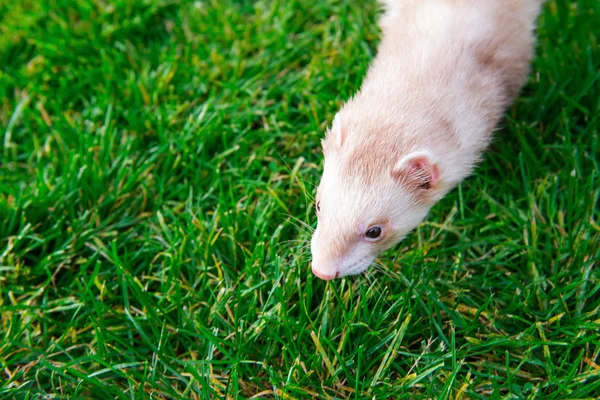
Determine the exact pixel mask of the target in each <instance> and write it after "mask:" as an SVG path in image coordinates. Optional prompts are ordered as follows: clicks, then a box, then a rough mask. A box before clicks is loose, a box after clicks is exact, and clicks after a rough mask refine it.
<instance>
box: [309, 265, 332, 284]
mask: <svg viewBox="0 0 600 400" xmlns="http://www.w3.org/2000/svg"><path fill="white" fill-rule="evenodd" d="M312 272H313V274H315V275H316V276H317V277H319V278H321V279H323V280H325V281H330V280H332V279H334V278H335V277H336V276H337V274H336V275H326V274H322V273H320V272H319V271H317V270H316V269H314V268H313V269H312Z"/></svg>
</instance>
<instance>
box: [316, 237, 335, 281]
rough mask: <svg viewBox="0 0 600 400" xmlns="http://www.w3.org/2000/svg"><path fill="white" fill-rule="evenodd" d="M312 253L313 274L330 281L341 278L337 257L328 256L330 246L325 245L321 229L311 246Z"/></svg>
mask: <svg viewBox="0 0 600 400" xmlns="http://www.w3.org/2000/svg"><path fill="white" fill-rule="evenodd" d="M310 247H311V253H312V272H313V274H315V276H317V277H318V278H321V279H323V280H326V281H329V280H332V279H335V278H337V277H339V275H340V265H339V264H340V263H339V262H337V261H336V260H335V258H336V257H334V256H332V255H331V254H327V251H325V249H327V248H328V247H329V246H328V245H327V244H326V243H323V241H322V238H321V235H320V232H319V229H318V228H317V231H315V234H314V236H313V239H312V241H311V244H310Z"/></svg>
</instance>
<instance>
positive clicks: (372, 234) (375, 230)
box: [365, 226, 382, 240]
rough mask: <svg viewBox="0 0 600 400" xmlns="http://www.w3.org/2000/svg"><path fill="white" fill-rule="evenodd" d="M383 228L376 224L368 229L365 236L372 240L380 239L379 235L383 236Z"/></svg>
mask: <svg viewBox="0 0 600 400" xmlns="http://www.w3.org/2000/svg"><path fill="white" fill-rule="evenodd" d="M381 232H382V230H381V228H380V227H378V226H374V227H372V228H371V229H369V230H368V231H367V233H365V236H366V237H367V239H370V240H375V239H379V237H380V236H381Z"/></svg>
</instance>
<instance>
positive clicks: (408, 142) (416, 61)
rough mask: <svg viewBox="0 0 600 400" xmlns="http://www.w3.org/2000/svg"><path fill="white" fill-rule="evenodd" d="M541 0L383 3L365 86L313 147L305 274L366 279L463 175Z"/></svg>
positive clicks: (504, 100)
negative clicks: (313, 219) (318, 173)
mask: <svg viewBox="0 0 600 400" xmlns="http://www.w3.org/2000/svg"><path fill="white" fill-rule="evenodd" d="M542 1H543V0H386V1H383V3H384V4H383V6H384V10H385V11H384V14H383V16H382V17H381V19H380V27H381V31H382V38H381V42H380V44H379V48H378V51H377V55H376V57H375V59H374V60H373V62H372V63H371V65H370V67H369V69H368V72H367V75H366V77H365V79H364V81H363V84H362V86H361V88H360V90H359V91H358V93H356V94H355V95H354V96H353V97H352V98H351V99H350V100H348V101H347V102H346V104H345V105H344V106H343V107H342V108H341V110H340V111H339V112H338V113H337V114H336V116H335V118H334V120H333V123H332V125H331V127H330V128H329V129H328V131H327V132H326V135H325V138H324V139H323V140H322V148H323V155H324V167H323V174H322V177H321V180H320V183H319V185H318V188H317V193H316V199H315V200H316V212H317V218H318V222H317V227H316V229H315V231H314V233H313V237H312V239H311V253H312V271H313V273H314V274H315V275H316V276H317V277H319V278H321V279H324V280H330V279H334V278H338V277H344V276H348V275H355V274H359V273H361V272H363V271H365V270H366V269H367V268H368V267H369V266H370V265H371V264H372V263H373V261H374V260H375V258H376V256H377V255H378V254H379V253H381V252H383V251H384V250H387V249H389V248H390V247H392V246H394V245H396V244H397V243H399V242H400V241H401V240H402V239H403V238H404V237H405V236H406V235H407V234H408V233H409V232H410V231H412V230H413V229H414V228H416V227H417V225H418V224H419V223H421V222H422V221H423V220H424V218H425V217H426V216H427V214H428V212H429V210H430V209H431V207H432V206H433V205H435V204H436V203H437V202H438V201H439V200H440V199H441V198H442V197H444V196H445V195H446V194H447V193H448V192H449V191H450V190H452V189H453V188H454V187H456V186H457V185H458V184H459V183H460V182H461V181H462V180H463V179H465V178H466V177H467V176H469V175H470V174H471V173H472V171H473V169H474V167H475V166H476V164H477V163H478V162H479V160H480V159H481V156H482V153H483V152H484V151H485V149H486V148H487V147H488V144H489V143H490V140H491V138H492V133H493V131H494V130H495V128H496V126H497V125H498V123H499V122H500V120H501V118H502V116H503V114H504V112H505V110H506V108H507V107H508V106H509V105H510V103H511V102H512V101H513V100H514V98H515V97H516V96H517V95H518V94H519V91H520V88H521V86H522V85H523V84H524V82H525V80H526V78H527V76H528V74H529V70H530V62H531V58H532V55H533V52H534V47H535V39H534V34H535V25H536V20H537V17H538V14H539V13H540V9H541V5H542V4H541V3H542Z"/></svg>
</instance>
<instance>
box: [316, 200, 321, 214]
mask: <svg viewBox="0 0 600 400" xmlns="http://www.w3.org/2000/svg"><path fill="white" fill-rule="evenodd" d="M317 212H321V202H320V201H317Z"/></svg>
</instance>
